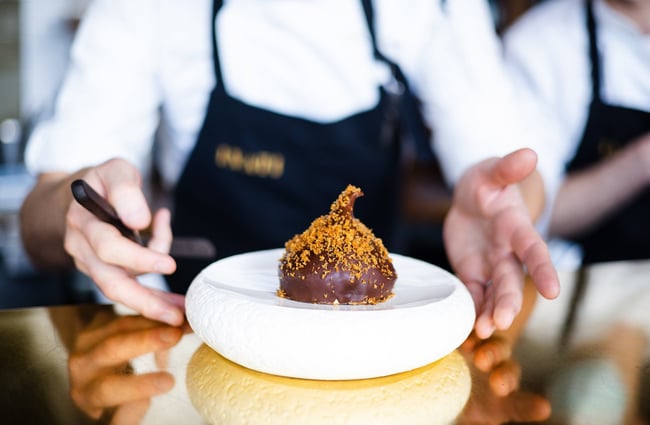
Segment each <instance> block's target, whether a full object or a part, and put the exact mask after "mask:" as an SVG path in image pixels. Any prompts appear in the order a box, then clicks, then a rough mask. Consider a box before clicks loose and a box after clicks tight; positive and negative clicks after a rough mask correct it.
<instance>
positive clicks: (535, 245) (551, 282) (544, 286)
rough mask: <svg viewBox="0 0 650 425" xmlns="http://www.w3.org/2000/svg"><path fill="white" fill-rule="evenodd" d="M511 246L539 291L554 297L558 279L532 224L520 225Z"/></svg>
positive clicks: (545, 295)
mask: <svg viewBox="0 0 650 425" xmlns="http://www.w3.org/2000/svg"><path fill="white" fill-rule="evenodd" d="M512 246H513V251H514V252H515V253H516V255H517V257H518V258H520V259H521V262H522V263H523V264H524V265H525V266H526V269H527V272H528V274H529V275H530V277H531V278H532V279H533V282H535V286H536V287H537V289H538V291H539V293H540V294H541V295H542V296H543V297H545V298H547V299H554V298H556V297H557V296H558V295H559V294H560V279H559V277H558V274H557V271H556V270H555V267H554V266H553V262H552V261H551V255H550V253H549V250H548V246H547V245H546V243H545V242H544V240H543V239H542V237H541V235H540V234H539V233H538V232H537V231H536V230H535V228H534V227H533V226H532V225H528V226H526V225H524V226H521V227H519V228H518V229H517V231H515V233H514V235H513V238H512Z"/></svg>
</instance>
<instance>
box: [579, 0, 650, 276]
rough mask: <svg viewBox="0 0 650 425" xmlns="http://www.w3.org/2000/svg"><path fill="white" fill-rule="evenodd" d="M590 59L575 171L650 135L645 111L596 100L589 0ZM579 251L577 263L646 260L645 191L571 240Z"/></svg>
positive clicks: (649, 208) (649, 200)
mask: <svg viewBox="0 0 650 425" xmlns="http://www.w3.org/2000/svg"><path fill="white" fill-rule="evenodd" d="M586 15H587V29H588V31H589V57H590V59H591V68H592V70H591V78H592V101H591V105H590V108H589V117H588V119H587V125H586V127H585V131H584V134H583V137H582V141H581V142H580V145H579V147H578V151H577V153H576V155H575V157H574V158H573V160H572V161H571V163H570V164H569V165H568V166H567V170H568V171H576V170H580V169H583V168H586V167H588V166H591V165H594V164H596V163H597V162H599V161H601V160H603V159H604V158H606V157H607V156H608V155H611V154H612V153H613V152H615V151H617V150H619V149H621V148H623V147H624V146H625V145H626V144H627V143H628V142H630V141H631V140H633V139H635V138H637V137H639V136H641V135H642V134H644V133H647V132H648V131H650V113H649V112H645V111H640V110H636V109H631V108H625V107H621V106H615V105H609V104H606V103H605V102H603V100H602V98H601V90H600V85H601V81H602V64H601V58H600V55H599V52H598V41H597V30H596V23H595V19H594V14H593V6H592V2H591V0H587V2H586ZM573 240H574V241H575V242H577V243H579V244H580V245H581V246H582V248H583V251H584V259H583V263H585V264H591V263H597V262H603V261H618V260H634V259H646V258H650V190H648V189H646V190H645V191H644V192H643V193H641V194H639V195H638V196H637V197H636V198H635V199H634V200H633V201H632V202H631V203H630V204H629V205H628V206H626V207H625V208H623V209H621V210H620V211H618V212H616V213H615V214H614V215H613V216H612V217H610V218H608V219H606V220H605V221H604V222H603V223H601V224H600V225H599V226H598V227H597V228H595V229H593V230H592V231H590V232H589V233H588V234H585V235H583V236H581V237H578V238H574V239H573Z"/></svg>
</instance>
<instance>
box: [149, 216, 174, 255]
mask: <svg viewBox="0 0 650 425" xmlns="http://www.w3.org/2000/svg"><path fill="white" fill-rule="evenodd" d="M151 229H152V237H151V240H150V241H149V248H150V249H152V250H154V251H157V252H160V253H163V254H168V253H169V250H170V248H171V245H172V238H173V235H172V227H171V213H170V212H169V210H168V209H167V208H161V209H160V210H158V211H157V212H156V214H154V217H153V222H152V226H151Z"/></svg>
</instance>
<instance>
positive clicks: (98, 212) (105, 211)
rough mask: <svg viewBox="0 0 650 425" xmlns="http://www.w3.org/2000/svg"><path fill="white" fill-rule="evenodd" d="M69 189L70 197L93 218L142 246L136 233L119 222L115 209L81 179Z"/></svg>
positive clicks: (140, 239)
mask: <svg viewBox="0 0 650 425" xmlns="http://www.w3.org/2000/svg"><path fill="white" fill-rule="evenodd" d="M70 188H71V189H72V196H74V199H76V200H77V202H79V204H81V205H82V206H83V207H84V208H86V209H87V210H88V211H90V212H91V213H93V214H94V215H95V217H97V218H98V219H100V220H101V221H103V222H106V223H108V224H112V225H113V226H115V227H116V228H117V230H119V231H120V233H121V234H122V235H123V236H124V237H126V238H129V239H131V240H132V241H133V242H136V243H139V244H140V245H143V246H144V242H143V241H142V238H141V237H140V235H139V234H138V232H136V231H135V230H133V229H130V228H129V227H127V226H126V225H125V224H124V223H123V222H122V220H120V217H119V216H118V215H117V212H116V211H115V208H113V207H112V206H111V204H109V203H108V201H107V200H106V199H104V198H103V197H102V196H101V195H100V194H99V193H97V192H95V190H94V189H93V188H92V187H90V185H89V184H88V183H86V182H85V181H84V180H81V179H79V180H75V181H73V182H72V184H71V185H70Z"/></svg>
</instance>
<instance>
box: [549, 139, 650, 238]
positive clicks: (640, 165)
mask: <svg viewBox="0 0 650 425" xmlns="http://www.w3.org/2000/svg"><path fill="white" fill-rule="evenodd" d="M649 184H650V133H646V134H645V135H643V136H641V137H639V138H638V139H637V140H635V141H633V142H631V143H630V144H629V145H627V146H626V147H625V148H624V149H622V150H621V151H619V152H617V153H616V154H614V155H613V156H611V157H608V158H607V159H605V160H603V161H601V162H600V163H598V164H595V165H593V166H591V167H589V168H587V169H585V170H581V171H578V172H575V173H571V174H569V175H568V176H567V179H566V180H565V181H564V183H563V184H562V186H560V190H559V192H558V195H557V201H556V202H555V206H554V209H553V214H552V216H551V226H550V233H551V235H554V236H560V237H570V236H576V235H578V234H580V233H581V232H584V231H586V230H589V229H590V228H592V227H593V226H595V225H597V224H598V223H599V222H601V221H602V220H603V219H605V218H607V216H609V215H610V214H612V213H614V212H616V211H617V210H619V209H621V208H623V207H624V206H625V205H626V204H627V203H629V202H630V201H631V200H632V199H633V198H634V197H635V196H636V195H638V194H639V193H640V192H642V191H643V190H644V189H646V188H647V187H648V185H649Z"/></svg>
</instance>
